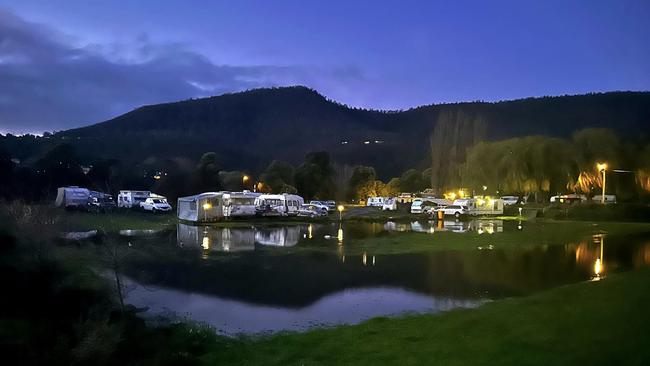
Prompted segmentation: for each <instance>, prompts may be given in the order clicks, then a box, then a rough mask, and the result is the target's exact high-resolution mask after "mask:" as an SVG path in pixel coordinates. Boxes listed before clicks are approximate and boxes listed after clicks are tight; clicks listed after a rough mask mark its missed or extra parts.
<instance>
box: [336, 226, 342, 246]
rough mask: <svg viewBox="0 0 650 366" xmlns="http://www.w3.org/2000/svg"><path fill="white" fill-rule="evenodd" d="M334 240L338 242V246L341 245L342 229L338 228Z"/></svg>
mask: <svg viewBox="0 0 650 366" xmlns="http://www.w3.org/2000/svg"><path fill="white" fill-rule="evenodd" d="M336 238H337V239H338V240H339V244H341V243H343V229H342V228H339V231H338V234H337V235H336Z"/></svg>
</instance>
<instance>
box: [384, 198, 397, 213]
mask: <svg viewBox="0 0 650 366" xmlns="http://www.w3.org/2000/svg"><path fill="white" fill-rule="evenodd" d="M381 210H382V211H397V200H396V199H395V198H389V199H387V200H385V201H384V204H383V205H382V206H381Z"/></svg>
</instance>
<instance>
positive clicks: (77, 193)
mask: <svg viewBox="0 0 650 366" xmlns="http://www.w3.org/2000/svg"><path fill="white" fill-rule="evenodd" d="M89 198H90V190H88V189H87V188H80V187H77V186H70V187H60V188H59V189H58V190H57V194H56V200H55V201H54V205H55V206H56V207H63V208H67V209H73V208H77V209H84V210H85V209H87V208H88V199H89Z"/></svg>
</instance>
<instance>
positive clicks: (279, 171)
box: [260, 160, 296, 193]
mask: <svg viewBox="0 0 650 366" xmlns="http://www.w3.org/2000/svg"><path fill="white" fill-rule="evenodd" d="M295 174H296V170H295V169H294V167H293V165H291V164H289V163H287V162H284V161H280V160H273V161H272V162H271V164H269V166H268V167H267V168H266V170H265V171H264V172H263V173H262V174H261V175H260V181H261V182H263V183H264V184H265V185H267V186H269V187H270V188H271V191H272V192H282V191H283V190H284V188H285V186H291V187H293V186H294V185H295V180H294V176H295ZM294 189H295V188H294ZM287 193H288V192H287Z"/></svg>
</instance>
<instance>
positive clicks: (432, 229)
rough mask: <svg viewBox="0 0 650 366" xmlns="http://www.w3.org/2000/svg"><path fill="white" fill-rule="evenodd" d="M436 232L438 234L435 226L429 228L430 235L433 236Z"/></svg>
mask: <svg viewBox="0 0 650 366" xmlns="http://www.w3.org/2000/svg"><path fill="white" fill-rule="evenodd" d="M435 232H436V230H435V229H434V228H433V226H431V227H430V228H429V233H430V234H433V233H435Z"/></svg>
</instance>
